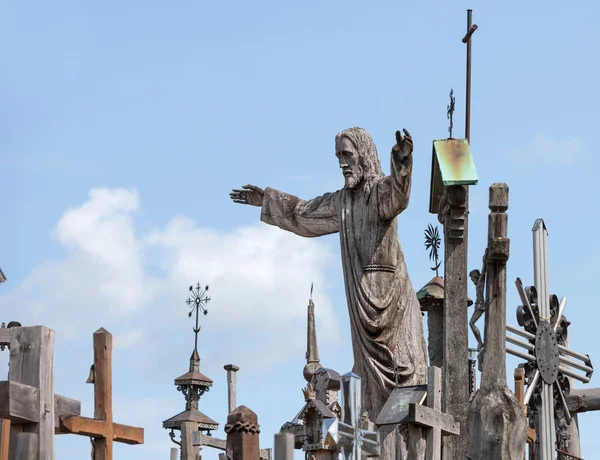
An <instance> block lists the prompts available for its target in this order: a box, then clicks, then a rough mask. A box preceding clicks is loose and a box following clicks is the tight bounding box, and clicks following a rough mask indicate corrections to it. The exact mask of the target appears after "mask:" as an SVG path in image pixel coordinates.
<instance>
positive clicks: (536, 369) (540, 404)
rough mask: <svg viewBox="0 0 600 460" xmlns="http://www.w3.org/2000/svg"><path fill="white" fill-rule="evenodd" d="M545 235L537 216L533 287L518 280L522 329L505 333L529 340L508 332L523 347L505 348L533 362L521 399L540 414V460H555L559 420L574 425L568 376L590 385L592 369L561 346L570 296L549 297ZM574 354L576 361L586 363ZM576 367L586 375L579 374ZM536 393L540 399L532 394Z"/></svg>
mask: <svg viewBox="0 0 600 460" xmlns="http://www.w3.org/2000/svg"><path fill="white" fill-rule="evenodd" d="M547 237H548V231H547V230H546V226H545V224H544V221H543V220H542V219H538V220H536V222H535V224H534V227H533V248H534V251H533V253H534V257H533V259H534V279H535V286H531V287H523V284H522V282H521V280H520V279H519V278H517V281H516V283H515V284H516V286H517V291H518V293H519V297H520V298H521V302H522V303H523V305H522V306H520V307H519V308H518V309H517V319H518V322H519V325H520V326H522V327H523V328H524V330H520V329H519V328H516V327H514V326H510V325H507V326H506V329H507V331H509V332H512V333H513V334H516V335H519V336H521V337H523V338H525V339H527V340H528V342H524V341H522V340H519V339H516V338H514V337H510V336H507V337H506V340H507V341H508V342H510V343H512V344H513V345H518V346H520V347H522V348H524V349H525V351H520V350H516V349H513V348H508V347H507V348H506V351H507V353H510V354H511V355H513V356H516V357H518V358H521V359H524V360H526V361H529V369H530V372H528V378H529V386H528V388H527V391H526V392H525V395H524V398H523V399H524V403H525V404H529V405H530V406H531V407H533V408H535V409H537V411H536V412H537V413H536V412H534V414H535V422H536V428H537V438H538V439H539V448H538V449H537V450H536V453H535V455H536V457H535V458H536V460H549V459H554V458H555V438H556V430H555V420H558V421H559V422H560V423H561V424H562V423H564V424H565V425H569V424H570V423H571V414H570V410H569V407H568V404H567V401H566V394H568V391H567V390H568V389H569V388H570V384H569V382H568V379H567V377H571V378H574V379H577V380H579V381H580V382H583V383H588V382H589V381H590V378H591V376H592V373H593V372H594V368H593V366H592V363H591V361H590V358H589V356H587V355H583V354H580V353H576V352H574V351H572V350H570V349H569V348H568V347H566V346H565V345H563V344H562V343H564V342H565V340H566V337H567V327H568V325H569V323H568V321H566V318H565V317H564V315H563V314H564V311H565V307H566V304H567V299H566V298H564V297H563V298H562V300H561V301H560V302H559V301H558V297H557V296H555V295H550V291H549V289H548V254H547ZM561 342H562V343H561ZM571 358H575V359H578V360H580V361H582V362H583V364H582V363H579V362H577V361H573V360H572V359H571ZM573 368H574V369H577V370H579V371H582V372H583V373H585V375H581V374H579V373H577V372H575V371H574V370H573ZM534 393H535V394H536V397H533V398H532V396H533V395H534ZM555 398H556V400H555Z"/></svg>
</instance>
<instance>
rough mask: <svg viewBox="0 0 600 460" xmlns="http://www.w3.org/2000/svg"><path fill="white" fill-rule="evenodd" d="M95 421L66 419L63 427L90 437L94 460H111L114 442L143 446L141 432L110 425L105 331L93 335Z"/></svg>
mask: <svg viewBox="0 0 600 460" xmlns="http://www.w3.org/2000/svg"><path fill="white" fill-rule="evenodd" d="M93 377H94V379H93V380H94V382H93V383H94V418H87V417H80V416H67V417H64V418H63V419H62V425H63V426H64V427H65V429H66V430H67V432H68V433H72V434H79V435H82V436H89V437H91V438H93V442H92V446H93V449H92V452H93V455H92V458H93V460H112V458H113V442H114V441H117V442H123V443H126V444H143V443H144V429H143V428H136V427H133V426H128V425H121V424H118V423H114V422H113V412H112V334H111V333H110V332H108V331H107V330H106V329H104V328H100V329H98V330H97V331H96V332H94V376H93Z"/></svg>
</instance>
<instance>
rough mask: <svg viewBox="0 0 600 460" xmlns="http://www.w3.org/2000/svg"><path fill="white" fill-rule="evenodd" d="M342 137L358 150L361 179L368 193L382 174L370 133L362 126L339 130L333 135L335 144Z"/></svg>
mask: <svg viewBox="0 0 600 460" xmlns="http://www.w3.org/2000/svg"><path fill="white" fill-rule="evenodd" d="M344 137H345V138H346V139H348V140H350V142H352V145H353V146H354V148H355V149H356V150H357V151H358V155H359V161H360V166H361V168H362V170H363V180H364V181H365V184H364V187H365V191H366V192H367V193H368V192H370V191H371V187H372V186H373V184H374V183H375V181H376V180H377V179H378V178H380V177H383V176H384V174H383V171H382V170H381V163H380V162H379V156H378V155H377V147H375V143H374V142H373V139H372V138H371V135H370V134H369V133H368V132H367V131H365V130H364V129H362V128H348V129H345V130H343V131H341V132H339V133H338V134H337V136H335V145H336V146H337V144H338V142H340V141H341V140H342V138H344Z"/></svg>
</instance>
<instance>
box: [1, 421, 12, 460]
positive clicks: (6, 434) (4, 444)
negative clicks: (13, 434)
mask: <svg viewBox="0 0 600 460" xmlns="http://www.w3.org/2000/svg"><path fill="white" fill-rule="evenodd" d="M9 441H10V420H6V419H2V421H1V422H0V460H8V447H9Z"/></svg>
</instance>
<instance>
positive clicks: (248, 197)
mask: <svg viewBox="0 0 600 460" xmlns="http://www.w3.org/2000/svg"><path fill="white" fill-rule="evenodd" d="M264 195H265V191H264V190H263V189H262V188H260V187H257V186H256V185H250V184H248V185H244V186H243V187H242V189H241V190H240V189H233V190H232V191H231V192H230V193H229V197H230V198H231V199H232V200H233V202H234V203H240V204H249V205H252V206H262V204H263V196H264Z"/></svg>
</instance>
